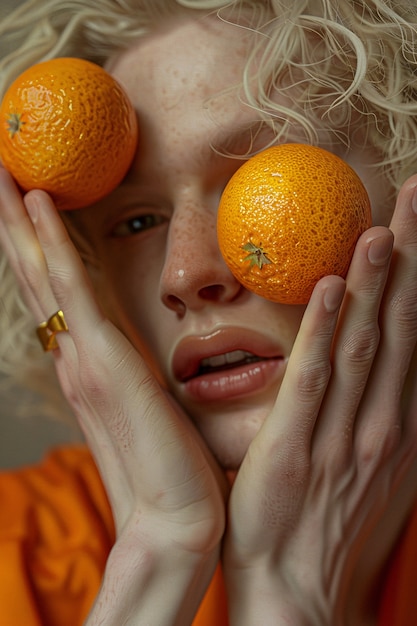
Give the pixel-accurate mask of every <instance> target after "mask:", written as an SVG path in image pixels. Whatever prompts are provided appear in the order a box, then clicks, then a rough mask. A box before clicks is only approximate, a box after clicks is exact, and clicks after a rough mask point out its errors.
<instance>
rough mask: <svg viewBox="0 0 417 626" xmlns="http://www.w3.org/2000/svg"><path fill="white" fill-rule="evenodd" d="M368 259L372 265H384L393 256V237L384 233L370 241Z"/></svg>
mask: <svg viewBox="0 0 417 626" xmlns="http://www.w3.org/2000/svg"><path fill="white" fill-rule="evenodd" d="M368 243H369V248H368V259H369V262H370V263H372V265H376V266H378V265H384V264H385V263H386V262H387V261H388V259H389V258H390V256H391V252H392V244H393V238H392V237H387V236H386V235H383V236H381V237H376V238H375V239H371V240H370V241H368Z"/></svg>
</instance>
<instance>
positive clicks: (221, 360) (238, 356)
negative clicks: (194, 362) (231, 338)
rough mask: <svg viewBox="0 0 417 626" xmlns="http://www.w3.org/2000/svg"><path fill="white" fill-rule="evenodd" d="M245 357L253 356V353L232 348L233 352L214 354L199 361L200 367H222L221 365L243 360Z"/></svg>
mask: <svg viewBox="0 0 417 626" xmlns="http://www.w3.org/2000/svg"><path fill="white" fill-rule="evenodd" d="M247 358H253V354H252V353H251V352H245V351H244V350H234V351H233V352H227V353H226V354H216V355H215V356H210V357H208V358H207V359H203V360H202V361H201V367H222V366H223V365H230V364H231V363H237V362H238V361H244V360H245V359H247Z"/></svg>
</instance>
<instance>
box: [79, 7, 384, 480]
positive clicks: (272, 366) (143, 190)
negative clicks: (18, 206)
mask: <svg viewBox="0 0 417 626" xmlns="http://www.w3.org/2000/svg"><path fill="white" fill-rule="evenodd" d="M252 36H253V35H251V34H250V33H246V34H245V32H244V31H242V30H241V29H238V28H234V27H232V26H230V25H227V24H221V23H218V22H217V21H216V20H215V19H214V18H208V19H206V20H205V21H199V22H192V21H183V22H180V23H177V24H175V26H174V25H171V27H170V28H167V29H166V30H165V31H163V32H162V31H161V32H160V33H158V34H155V35H152V36H150V37H149V38H147V39H146V40H144V41H142V42H140V43H139V44H137V45H136V46H134V47H132V48H131V49H130V50H128V51H126V52H123V53H122V54H120V55H119V56H117V57H116V58H114V59H112V60H111V62H110V63H109V66H108V69H109V71H110V72H111V73H112V74H113V75H114V76H115V77H116V78H117V79H118V80H119V81H120V82H121V83H122V84H123V85H124V87H125V88H126V90H127V92H128V94H129V96H130V98H131V100H132V102H133V103H134V105H135V107H136V109H137V112H138V118H139V124H140V140H139V150H138V154H137V157H136V160H135V162H134V165H133V167H132V169H131V172H130V173H129V175H128V177H127V178H126V180H125V181H124V182H123V184H122V185H121V186H120V187H119V189H117V190H116V191H115V192H114V193H113V194H111V196H109V197H108V198H106V199H105V200H104V201H102V202H100V203H99V204H97V205H95V206H93V207H89V208H86V209H82V210H81V211H80V212H79V213H78V215H77V216H76V220H77V221H78V223H79V224H80V227H81V230H82V233H83V235H84V236H85V237H86V239H87V240H88V241H89V244H90V246H91V251H92V259H93V261H92V262H91V263H87V266H88V267H89V269H90V272H91V276H92V279H93V282H94V285H95V288H96V290H97V293H98V296H99V299H100V300H101V302H102V304H103V306H104V308H105V309H106V311H107V313H108V315H109V316H110V317H111V318H112V319H113V321H114V322H115V323H116V324H117V325H118V326H119V328H121V330H122V331H123V332H124V333H125V334H126V335H127V336H128V337H129V338H130V340H131V341H132V343H133V344H134V345H135V346H136V347H137V348H138V349H139V350H140V351H141V352H142V354H143V355H144V356H145V357H146V358H147V359H148V361H149V363H150V365H151V367H152V369H153V371H154V372H155V374H156V375H157V376H158V378H159V380H160V381H161V383H162V384H163V385H164V386H166V387H167V388H168V389H169V391H170V392H171V393H172V395H173V396H174V397H175V399H176V400H177V401H178V402H179V403H180V404H181V405H182V407H183V408H184V409H185V411H186V412H187V414H188V415H189V416H190V418H191V419H192V420H193V421H194V423H195V424H196V426H197V428H198V429H199V431H200V432H201V433H202V435H203V437H204V438H205V440H206V441H207V443H208V445H209V447H210V448H211V450H212V451H213V453H214V454H215V456H216V457H217V459H218V460H219V461H220V463H221V464H222V465H223V466H224V467H225V468H229V469H233V468H237V467H238V466H239V464H240V463H241V461H242V458H243V456H244V454H245V453H246V451H247V448H248V445H249V443H250V442H251V440H252V439H253V437H254V436H255V434H256V433H257V431H258V429H259V427H260V425H261V424H262V422H263V420H264V419H265V417H266V415H267V414H268V412H269V411H270V410H271V408H272V406H273V403H274V401H275V398H276V395H277V392H278V390H279V387H280V383H281V381H282V377H283V374H284V371H285V367H286V362H287V359H288V357H289V354H290V352H291V348H292V345H293V342H294V339H295V336H296V333H297V330H298V327H299V324H300V321H301V317H302V315H303V311H304V309H303V307H293V306H287V305H279V304H275V303H271V302H268V301H266V300H264V299H261V298H259V297H258V296H256V295H254V294H252V293H249V292H248V291H246V290H245V289H244V288H243V287H242V286H241V285H240V284H239V283H238V282H237V281H236V280H235V279H234V278H233V276H232V275H231V273H230V272H229V270H228V269H227V267H226V265H225V263H224V261H223V259H222V257H221V255H220V252H219V249H218V246H217V240H216V212H217V206H218V202H219V198H220V195H221V193H222V190H223V188H224V186H225V184H226V183H227V181H228V179H229V178H230V176H231V175H232V174H233V172H234V171H235V170H236V169H237V168H238V167H239V166H240V165H241V164H242V160H240V159H237V158H230V157H226V156H222V155H221V152H222V151H223V154H224V151H228V152H229V153H233V154H244V153H245V152H246V151H247V150H248V147H249V145H250V142H251V140H252V138H253V136H254V134H255V133H254V130H255V129H257V128H258V127H259V125H258V121H259V120H258V117H257V114H256V112H254V110H253V109H251V108H250V107H248V106H246V105H245V104H244V103H243V102H242V99H241V98H239V92H238V88H235V87H234V85H236V84H237V83H238V80H239V77H240V76H241V73H242V69H243V66H244V63H245V58H246V53H247V49H248V46H249V45H250V40H251V37H252ZM277 97H278V98H279V97H280V96H279V94H277ZM270 139H271V137H270V136H268V137H266V136H264V135H263V133H259V134H258V135H257V139H256V141H257V142H258V143H257V144H254V145H252V149H253V150H257V149H261V148H262V147H263V145H262V144H263V143H264V144H265V145H266V143H267V142H268V141H270ZM288 140H293V141H294V140H297V131H296V130H295V131H294V136H292V137H289V138H288ZM213 148H215V149H213ZM357 154H358V155H360V157H358V156H357V155H356V153H355V151H352V153H351V155H350V160H351V163H352V165H353V166H354V167H355V168H356V169H357V171H358V172H359V174H360V175H361V176H362V178H363V179H364V180H365V179H366V175H367V174H366V167H365V163H366V161H365V158H367V156H366V154H365V151H364V150H363V149H361V150H358V151H357ZM368 156H369V155H368ZM368 177H369V176H368ZM365 182H367V183H368V187H369V190H370V192H371V194H373V195H376V193H381V194H382V193H383V191H381V185H376V186H375V189H372V185H371V183H370V180H369V181H366V180H365ZM377 190H378V192H377ZM376 200H377V198H376Z"/></svg>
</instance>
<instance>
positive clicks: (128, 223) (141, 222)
mask: <svg viewBox="0 0 417 626" xmlns="http://www.w3.org/2000/svg"><path fill="white" fill-rule="evenodd" d="M164 222H166V217H164V216H163V215H155V214H152V213H151V214H149V215H135V216H134V217H132V218H130V219H128V220H125V221H124V222H119V223H118V224H116V226H115V227H114V228H113V230H112V233H111V234H112V237H131V236H132V235H137V234H139V233H142V232H143V231H145V230H149V229H150V228H155V227H156V226H159V225H160V224H163V223H164Z"/></svg>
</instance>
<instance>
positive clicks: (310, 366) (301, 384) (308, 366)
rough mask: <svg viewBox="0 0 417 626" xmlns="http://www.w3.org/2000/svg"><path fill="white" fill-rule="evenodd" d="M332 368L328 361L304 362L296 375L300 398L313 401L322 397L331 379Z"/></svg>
mask: <svg viewBox="0 0 417 626" xmlns="http://www.w3.org/2000/svg"><path fill="white" fill-rule="evenodd" d="M330 374H331V367H330V363H329V362H328V361H327V360H315V361H312V360H309V361H303V362H301V363H300V365H299V366H298V369H297V371H296V374H295V385H296V389H297V392H298V398H299V399H300V400H301V401H302V400H306V401H309V400H312V399H314V398H316V397H317V396H319V397H320V396H321V395H322V394H323V392H324V390H325V389H326V387H327V384H328V382H329V379H330Z"/></svg>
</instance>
